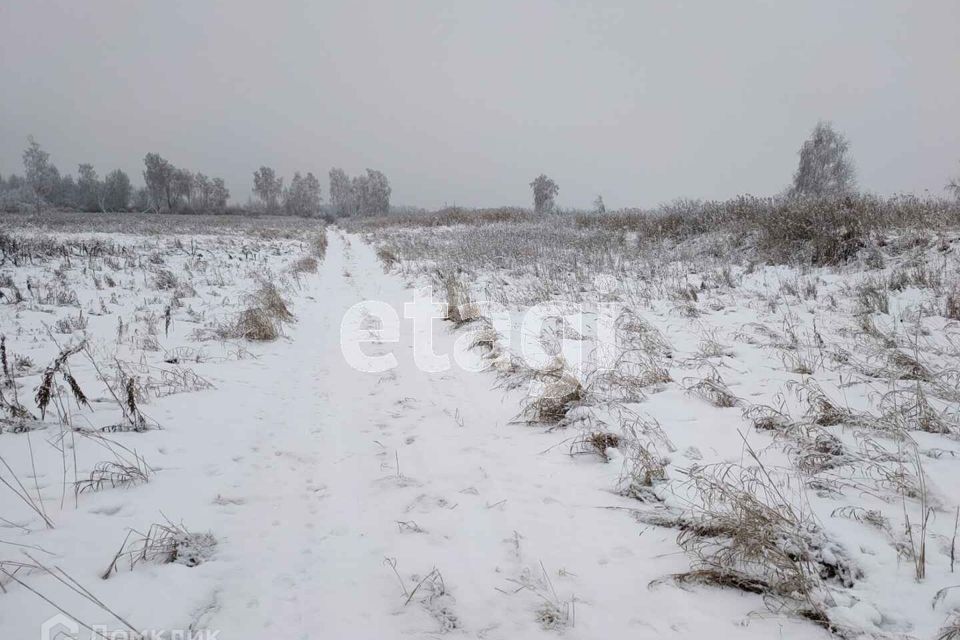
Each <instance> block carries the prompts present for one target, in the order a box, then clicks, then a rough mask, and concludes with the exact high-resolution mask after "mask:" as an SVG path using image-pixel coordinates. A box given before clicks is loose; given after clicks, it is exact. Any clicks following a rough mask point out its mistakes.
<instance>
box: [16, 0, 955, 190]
mask: <svg viewBox="0 0 960 640" xmlns="http://www.w3.org/2000/svg"><path fill="white" fill-rule="evenodd" d="M958 25H960V3H958V2H956V1H955V0H929V1H927V2H923V3H910V2H904V1H892V0H882V1H877V2H871V3H859V2H837V1H835V0H816V1H813V2H804V3H791V4H789V5H788V4H786V3H779V2H761V1H759V0H757V1H750V2H745V1H740V2H725V3H718V2H710V1H706V0H702V1H696V2H693V1H691V2H674V3H669V4H667V3H660V2H623V3H612V2H589V3H584V2H572V1H564V2H548V1H546V0H535V1H526V2H500V1H495V2H483V3H478V2H465V1H464V2H450V1H447V0H434V1H421V2H409V3H398V2H387V1H373V0H356V1H351V2H324V3H310V2H273V3H268V4H267V3H265V4H258V5H257V6H253V5H252V4H247V3H233V2H188V1H179V0H178V1H163V2H161V1H150V2H137V3H128V2H121V1H119V0H116V1H107V0H91V1H86V2H69V1H59V2H47V1H33V0H6V1H5V2H3V3H0V87H2V89H0V95H2V99H0V174H2V175H4V176H6V175H8V174H9V173H11V172H14V173H18V174H22V172H23V169H22V165H21V153H22V151H23V148H24V146H25V144H26V137H27V135H28V134H33V135H34V136H36V138H37V140H38V141H39V142H40V143H41V144H42V145H43V147H44V148H45V149H46V150H47V151H48V152H50V154H51V160H52V161H53V162H54V163H55V164H56V165H57V167H58V168H59V169H60V170H61V172H63V173H71V174H73V175H76V172H77V164H78V163H81V162H91V163H92V164H94V166H95V167H96V169H97V171H98V172H99V173H100V174H101V175H103V174H105V173H106V172H108V171H109V170H111V169H114V168H121V169H124V170H125V171H127V172H128V173H129V174H130V177H131V179H132V180H133V181H134V183H137V184H140V183H142V176H141V172H142V166H143V165H142V161H143V156H144V155H145V154H146V153H147V152H151V151H155V152H158V153H160V154H161V155H163V156H164V157H165V158H167V159H169V160H170V161H171V162H173V163H174V164H176V165H177V166H182V167H185V168H188V169H191V170H193V171H202V172H204V173H206V174H208V175H215V176H222V177H223V178H225V179H226V182H227V185H228V187H229V188H230V191H231V193H232V200H233V201H235V202H244V201H246V199H247V197H248V195H249V193H250V189H251V182H252V178H251V177H252V173H253V171H254V170H255V169H256V168H257V167H259V166H260V165H263V164H265V165H269V166H272V167H274V168H275V169H276V170H277V172H278V173H279V174H280V175H283V176H286V177H287V178H288V179H289V176H291V175H292V173H293V172H294V171H295V170H299V171H301V172H306V171H312V172H314V173H315V174H317V175H318V176H319V177H320V179H321V182H322V184H323V195H324V198H325V199H326V198H327V196H328V190H327V171H328V170H329V169H330V167H332V166H339V167H343V168H344V169H346V170H347V172H348V173H351V174H353V173H358V172H360V171H362V170H363V169H364V168H366V167H371V168H375V169H380V170H382V171H383V172H384V173H385V174H386V175H387V176H388V177H389V179H390V182H391V185H392V187H393V197H392V201H393V202H394V204H398V205H412V206H422V207H429V208H433V207H438V206H443V205H444V204H459V205H464V206H495V205H501V204H511V205H523V206H529V204H530V190H529V187H528V186H527V185H528V183H529V182H530V180H531V179H532V178H534V177H535V176H536V175H537V174H539V173H546V174H547V175H549V176H550V177H552V178H553V179H554V180H556V182H557V183H558V184H559V185H560V194H559V197H558V204H559V205H560V206H561V207H581V208H586V207H589V206H590V204H591V202H592V201H593V200H594V198H596V196H597V195H598V194H602V195H603V198H604V200H605V202H606V205H607V207H608V208H619V207H626V206H652V205H655V204H657V203H660V202H664V201H668V200H672V199H674V198H677V197H688V198H727V197H731V196H734V195H737V194H740V193H754V194H758V195H768V194H773V193H776V192H778V191H780V190H781V189H783V188H784V187H785V186H786V185H787V184H788V183H789V181H790V178H791V175H792V173H793V171H794V169H795V167H796V162H797V150H798V148H799V146H800V144H801V143H802V142H803V140H804V138H805V137H806V136H807V135H808V134H809V132H810V130H811V129H812V128H813V126H814V125H815V124H816V122H817V121H818V120H820V119H824V120H830V121H832V122H833V123H834V125H835V126H836V128H837V129H838V130H840V131H842V132H843V133H844V134H845V135H846V136H847V137H848V139H849V141H850V145H851V152H852V157H853V159H854V161H855V164H856V167H857V173H858V179H859V184H860V187H861V188H862V189H864V190H867V191H873V192H878V193H881V194H890V193H896V192H903V191H906V192H918V193H922V192H924V191H929V192H930V193H931V194H933V195H938V196H940V195H945V194H944V191H943V187H944V185H945V184H946V183H947V181H948V180H949V179H950V178H951V177H954V176H957V175H958V174H960V164H958V160H960V117H958V115H957V114H960V83H958V82H957V77H958V73H960V37H958V36H957V27H958Z"/></svg>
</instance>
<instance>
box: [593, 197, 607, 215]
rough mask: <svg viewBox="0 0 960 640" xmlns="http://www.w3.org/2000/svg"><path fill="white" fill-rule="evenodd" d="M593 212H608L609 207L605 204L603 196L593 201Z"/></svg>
mask: <svg viewBox="0 0 960 640" xmlns="http://www.w3.org/2000/svg"><path fill="white" fill-rule="evenodd" d="M593 210H594V212H596V213H606V212H607V205H605V204H603V196H597V199H596V200H594V201H593Z"/></svg>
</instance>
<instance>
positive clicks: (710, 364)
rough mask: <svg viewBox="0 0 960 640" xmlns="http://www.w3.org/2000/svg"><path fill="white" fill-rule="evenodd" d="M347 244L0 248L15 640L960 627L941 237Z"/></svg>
mask: <svg viewBox="0 0 960 640" xmlns="http://www.w3.org/2000/svg"><path fill="white" fill-rule="evenodd" d="M158 220H159V218H158ZM204 224H206V223H204ZM259 224H267V225H270V224H271V223H269V222H267V223H263V222H260V223H259ZM178 225H184V226H183V227H182V228H178ZM349 228H350V230H351V233H347V232H345V231H344V230H342V229H337V228H331V229H326V230H324V229H323V228H322V227H321V226H320V225H319V223H311V222H306V221H304V222H296V223H292V222H289V221H287V222H284V223H283V224H280V223H276V225H275V228H272V229H263V228H260V229H259V230H258V228H257V226H256V225H254V224H251V223H250V222H249V221H238V222H237V223H236V224H235V225H234V224H224V223H221V222H217V223H216V224H214V223H209V224H207V225H206V226H202V225H201V224H200V223H195V222H192V221H189V222H185V221H182V220H172V221H171V220H168V221H166V222H164V223H154V222H150V223H149V224H146V223H145V224H141V225H139V226H137V227H135V228H131V229H125V228H124V227H123V226H122V225H120V226H117V227H116V228H114V227H110V228H109V229H105V230H102V231H78V230H74V229H66V228H64V227H63V226H62V225H61V226H54V227H53V228H42V227H41V226H40V223H38V221H37V220H35V219H22V220H19V221H17V220H12V221H8V222H6V223H4V224H3V226H2V227H0V229H2V233H3V234H4V235H2V236H0V242H2V246H0V249H2V252H3V255H2V258H0V259H2V260H3V262H2V264H0V292H2V293H3V298H2V299H0V333H2V334H3V336H4V338H5V340H4V351H5V357H4V362H5V365H4V366H5V372H6V373H4V374H3V384H2V386H0V389H2V392H3V398H4V400H3V422H2V433H0V456H2V461H0V518H2V520H0V569H2V573H0V585H2V587H3V592H2V593H0V631H2V636H3V637H4V638H6V637H9V638H17V639H19V638H35V637H37V636H38V635H39V634H40V633H41V625H43V624H44V622H45V621H47V620H50V619H53V621H54V623H59V624H62V625H63V626H62V627H59V630H61V631H64V630H68V629H70V628H71V626H74V625H76V624H77V623H76V622H73V621H74V620H75V621H79V623H80V624H81V625H88V626H90V627H95V628H97V629H98V632H99V633H102V634H103V635H105V636H106V637H138V636H137V635H134V633H133V632H132V631H131V629H136V630H137V632H138V633H140V634H141V635H144V637H149V635H148V634H147V632H148V631H149V630H158V631H159V630H165V631H166V633H167V637H189V636H184V635H180V636H177V635H176V634H177V633H181V634H185V633H187V632H190V633H193V634H194V637H218V638H220V639H221V640H232V639H235V638H371V639H373V638H394V637H396V638H400V637H434V636H437V635H439V634H443V633H449V634H451V635H452V636H457V635H462V636H468V637H480V638H504V639H507V638H510V639H512V638H526V637H556V636H557V635H562V636H564V637H570V638H606V637H613V638H620V637H640V638H659V637H675V638H711V637H723V638H772V637H773V638H776V637H783V638H828V637H830V636H831V634H837V635H841V636H844V637H857V636H860V635H866V636H867V637H916V638H935V637H938V634H939V633H940V632H941V631H942V630H944V629H945V628H948V626H949V625H951V624H952V625H956V624H957V623H956V621H955V620H954V616H955V615H956V611H957V610H958V609H960V588H957V589H953V590H951V589H949V587H951V586H953V585H960V576H958V574H956V573H954V568H955V567H954V559H953V558H954V550H955V540H954V538H955V535H956V531H957V525H956V522H957V513H958V512H957V507H958V502H960V496H958V488H960V457H958V456H960V443H958V441H957V436H958V433H960V416H958V415H957V409H958V405H957V401H958V398H960V388H958V383H960V366H958V365H960V344H958V343H957V340H958V339H960V325H958V323H957V320H956V317H957V316H956V315H955V314H960V303H958V298H956V297H954V296H955V286H956V283H957V275H958V267H960V263H958V254H957V248H956V246H957V244H956V243H955V240H956V238H957V236H956V234H953V233H941V234H940V235H939V236H933V235H930V236H925V235H916V234H915V235H910V234H900V235H895V236H891V237H889V238H886V239H885V241H884V242H883V244H882V246H881V247H880V248H878V249H876V250H875V251H874V252H873V253H871V252H868V251H864V252H862V254H863V255H861V257H860V258H859V259H858V260H856V261H854V262H851V263H849V264H846V265H843V266H838V267H820V268H812V267H803V268H800V267H789V266H782V265H781V266H767V265H764V264H760V263H757V262H751V261H748V260H745V259H742V256H739V255H738V254H736V253H734V252H731V251H727V250H725V246H724V244H723V242H720V241H718V240H717V239H716V238H713V237H710V236H703V237H698V238H694V239H692V240H690V241H687V242H685V243H681V244H679V245H670V246H658V247H656V248H655V249H654V248H651V247H650V246H647V245H645V244H644V243H642V242H640V241H639V239H638V238H637V237H636V236H635V235H633V234H631V233H623V232H607V231H603V230H591V229H581V228H578V227H576V226H575V225H574V224H573V222H572V221H560V222H559V223H558V222H554V221H549V222H547V223H543V222H514V223H495V224H488V225H483V226H459V225H458V226H453V227H429V228H407V227H395V226H380V227H373V226H371V227H364V226H362V225H350V227H349ZM323 238H326V242H324V241H323ZM420 287H429V288H431V289H432V291H433V293H434V296H435V300H436V301H438V302H439V304H434V303H433V302H431V300H430V299H429V298H425V297H424V296H423V295H417V293H416V291H415V290H416V289H417V288H420ZM951 304H954V305H957V308H956V309H951ZM451 305H452V307H456V311H451ZM390 309H392V310H393V311H389V310H390ZM437 311H439V313H437ZM431 314H432V315H435V316H437V317H436V318H434V319H433V320H431V321H422V318H424V317H426V316H429V315H431ZM414 316H415V317H416V318H417V320H415V319H414ZM443 316H449V317H450V320H445V319H443ZM947 316H954V319H950V318H949V317H947ZM451 320H456V322H453V321H451ZM275 332H278V333H279V335H278V336H276V337H275V336H274V335H273V334H274V333H275ZM274 338H275V339H274ZM358 353H362V354H363V355H364V356H365V358H367V359H370V358H376V359H378V362H381V363H382V362H386V361H389V360H390V356H392V358H393V359H392V361H390V362H389V364H392V365H393V366H390V367H382V366H374V365H370V366H367V367H366V368H367V370H366V371H365V370H363V367H357V366H356V365H357V362H358V357H357V354H358ZM444 356H447V357H446V358H445V357H444ZM445 363H449V366H445ZM368 364H369V363H368ZM373 369H376V370H373ZM944 590H945V591H944ZM58 613H59V614H61V617H59V618H55V616H57V615H58ZM124 630H126V631H128V632H130V633H127V635H125V636H124V635H111V633H114V632H116V631H124ZM48 637H56V636H55V635H52V634H51V635H48ZM62 637H69V636H62ZM77 637H82V638H85V637H91V636H90V632H89V630H88V629H84V628H80V629H79V632H78V634H77ZM93 637H100V636H93Z"/></svg>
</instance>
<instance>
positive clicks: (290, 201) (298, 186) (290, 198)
mask: <svg viewBox="0 0 960 640" xmlns="http://www.w3.org/2000/svg"><path fill="white" fill-rule="evenodd" d="M283 206H284V209H285V211H286V212H287V213H288V214H290V215H293V216H316V215H319V214H320V181H319V180H318V179H317V177H316V176H315V175H313V174H312V173H307V175H306V176H301V175H300V172H299V171H297V172H296V173H294V174H293V179H292V180H291V181H290V186H289V187H288V188H287V190H286V192H285V193H284V202H283Z"/></svg>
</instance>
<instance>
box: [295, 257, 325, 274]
mask: <svg viewBox="0 0 960 640" xmlns="http://www.w3.org/2000/svg"><path fill="white" fill-rule="evenodd" d="M319 266H320V263H319V262H318V261H317V259H316V258H314V257H313V256H304V257H302V258H299V259H298V260H295V261H294V262H293V264H291V265H290V271H292V272H293V273H316V272H317V268H318V267H319Z"/></svg>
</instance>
